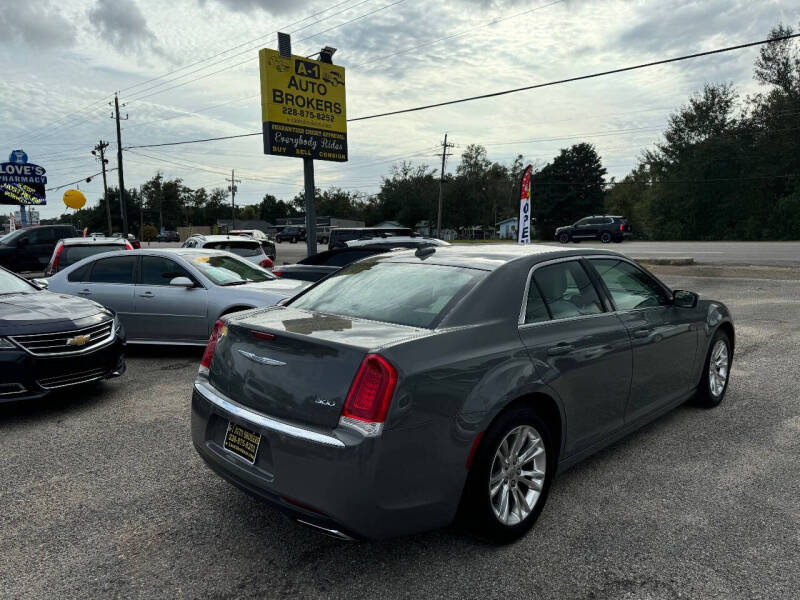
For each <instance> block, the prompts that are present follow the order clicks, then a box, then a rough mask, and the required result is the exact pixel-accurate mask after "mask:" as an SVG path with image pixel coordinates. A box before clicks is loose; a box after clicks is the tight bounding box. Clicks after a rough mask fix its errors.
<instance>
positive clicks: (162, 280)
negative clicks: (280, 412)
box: [44, 248, 309, 345]
mask: <svg viewBox="0 0 800 600" xmlns="http://www.w3.org/2000/svg"><path fill="white" fill-rule="evenodd" d="M44 281H46V282H47V286H48V288H49V289H50V290H51V291H54V292H62V293H67V294H73V295H76V296H83V297H84V298H90V299H92V300H95V301H97V302H99V303H100V304H103V305H104V306H106V307H108V308H110V309H112V310H114V311H115V312H116V313H117V315H119V318H120V320H121V321H122V324H123V325H124V327H125V331H126V333H127V336H128V343H134V344H135V343H144V344H181V345H185V344H192V345H194V344H198V345H205V344H206V342H208V337H209V335H210V333H211V330H212V328H213V326H214V323H215V322H216V321H217V319H219V317H220V316H222V315H225V314H228V313H231V312H235V311H238V310H245V309H248V308H256V307H259V306H270V305H273V304H277V303H278V302H280V301H281V300H283V299H285V298H289V297H292V296H294V295H295V294H297V293H298V292H299V291H301V290H303V289H304V288H306V287H307V286H308V285H309V284H308V283H307V282H304V281H299V280H291V279H290V280H282V279H278V278H276V277H275V276H274V275H273V274H272V273H270V272H269V271H267V270H266V269H263V268H261V267H259V266H258V265H254V264H252V263H250V262H247V261H245V260H243V259H241V258H239V257H238V256H235V255H233V254H231V253H229V252H222V251H219V250H206V249H190V248H164V249H158V250H156V249H152V250H149V249H148V250H133V251H131V250H128V251H124V252H108V253H105V254H101V255H97V256H93V257H90V258H87V259H84V260H82V261H80V262H78V263H75V264H74V265H72V266H70V267H68V268H66V269H64V270H63V271H60V272H58V273H57V274H55V275H53V276H52V277H49V278H48V279H46V280H44Z"/></svg>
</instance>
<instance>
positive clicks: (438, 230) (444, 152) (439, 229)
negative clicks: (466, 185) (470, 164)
mask: <svg viewBox="0 0 800 600" xmlns="http://www.w3.org/2000/svg"><path fill="white" fill-rule="evenodd" d="M454 145H455V144H448V143H447V134H446V133H445V134H444V141H443V142H442V172H441V175H440V176H439V213H438V215H439V216H438V218H437V219H436V237H438V238H441V237H442V196H443V195H444V164H445V161H446V160H447V157H448V156H451V154H449V153H448V152H447V149H448V148H452V147H453V146H454Z"/></svg>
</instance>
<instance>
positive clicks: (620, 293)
mask: <svg viewBox="0 0 800 600" xmlns="http://www.w3.org/2000/svg"><path fill="white" fill-rule="evenodd" d="M588 262H589V264H590V265H591V266H592V267H593V268H594V269H595V271H596V272H597V274H598V275H599V277H600V280H601V281H602V283H603V285H604V286H605V287H606V289H607V293H608V295H609V297H610V299H611V301H612V302H613V303H614V307H615V308H616V311H617V314H618V315H619V318H620V319H621V320H622V322H623V323H624V324H625V327H626V328H627V329H628V332H629V334H630V336H631V344H632V350H633V380H632V384H631V393H630V399H629V401H628V408H627V416H626V421H635V420H636V419H637V418H639V417H643V416H645V415H647V414H648V413H650V412H652V411H654V410H657V409H658V408H660V407H662V406H664V405H666V404H669V403H670V402H672V401H674V400H676V399H677V398H678V397H680V396H682V395H684V394H685V393H686V392H688V391H689V388H690V387H691V386H692V384H693V383H694V382H692V381H691V379H692V374H693V373H696V372H697V370H696V369H695V368H694V361H695V354H696V352H697V338H698V324H697V323H696V322H695V320H696V313H695V312H694V311H690V310H684V309H681V308H679V307H676V306H674V305H673V304H672V300H671V294H670V292H669V291H668V290H666V289H664V287H663V286H662V285H661V284H660V283H659V282H658V281H657V280H656V279H654V278H653V277H652V276H651V275H649V274H648V273H647V272H645V271H644V270H643V269H641V268H640V267H638V266H637V265H634V264H633V263H631V262H628V261H627V260H625V259H622V258H616V257H613V258H591V259H589V261H588Z"/></svg>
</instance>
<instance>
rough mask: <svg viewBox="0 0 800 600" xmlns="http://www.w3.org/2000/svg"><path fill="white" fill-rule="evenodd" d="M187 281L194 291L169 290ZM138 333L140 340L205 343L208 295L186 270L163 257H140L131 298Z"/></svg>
mask: <svg viewBox="0 0 800 600" xmlns="http://www.w3.org/2000/svg"><path fill="white" fill-rule="evenodd" d="M176 277H188V278H189V279H190V280H192V281H193V282H194V283H195V287H193V288H185V287H177V286H171V285H170V284H169V282H170V281H172V280H173V279H175V278H176ZM134 307H135V310H134V312H135V313H136V316H135V319H136V322H137V330H138V331H139V332H140V335H141V337H142V338H143V339H148V340H163V341H174V342H198V341H200V342H206V341H208V335H209V331H208V321H207V318H206V317H207V314H208V291H207V290H206V289H205V288H204V287H203V286H202V285H201V284H200V282H199V281H198V280H197V278H195V277H193V276H192V275H191V273H189V272H188V271H187V270H186V269H184V268H183V267H182V266H180V265H179V264H178V263H176V262H175V261H173V260H171V259H169V258H165V257H162V256H142V259H141V266H140V269H139V280H138V283H137V284H136V292H135V296H134Z"/></svg>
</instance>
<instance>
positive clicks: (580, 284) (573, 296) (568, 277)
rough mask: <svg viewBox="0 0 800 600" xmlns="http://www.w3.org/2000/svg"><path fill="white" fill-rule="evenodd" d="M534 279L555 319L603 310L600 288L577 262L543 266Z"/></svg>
mask: <svg viewBox="0 0 800 600" xmlns="http://www.w3.org/2000/svg"><path fill="white" fill-rule="evenodd" d="M533 281H534V282H535V284H536V287H537V288H538V290H539V292H540V293H541V296H542V299H543V300H544V303H545V305H546V306H547V309H548V310H549V311H550V315H551V316H552V317H553V318H554V319H568V318H570V317H580V316H583V315H591V314H596V313H601V312H603V305H602V304H601V302H600V297H599V296H598V294H597V290H595V289H594V285H592V282H591V281H590V280H589V276H588V275H587V274H586V271H584V269H583V267H582V266H581V264H580V263H579V262H578V261H575V260H571V261H566V262H560V263H554V264H552V265H546V266H544V267H540V268H538V269H536V270H535V271H534V272H533Z"/></svg>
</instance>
